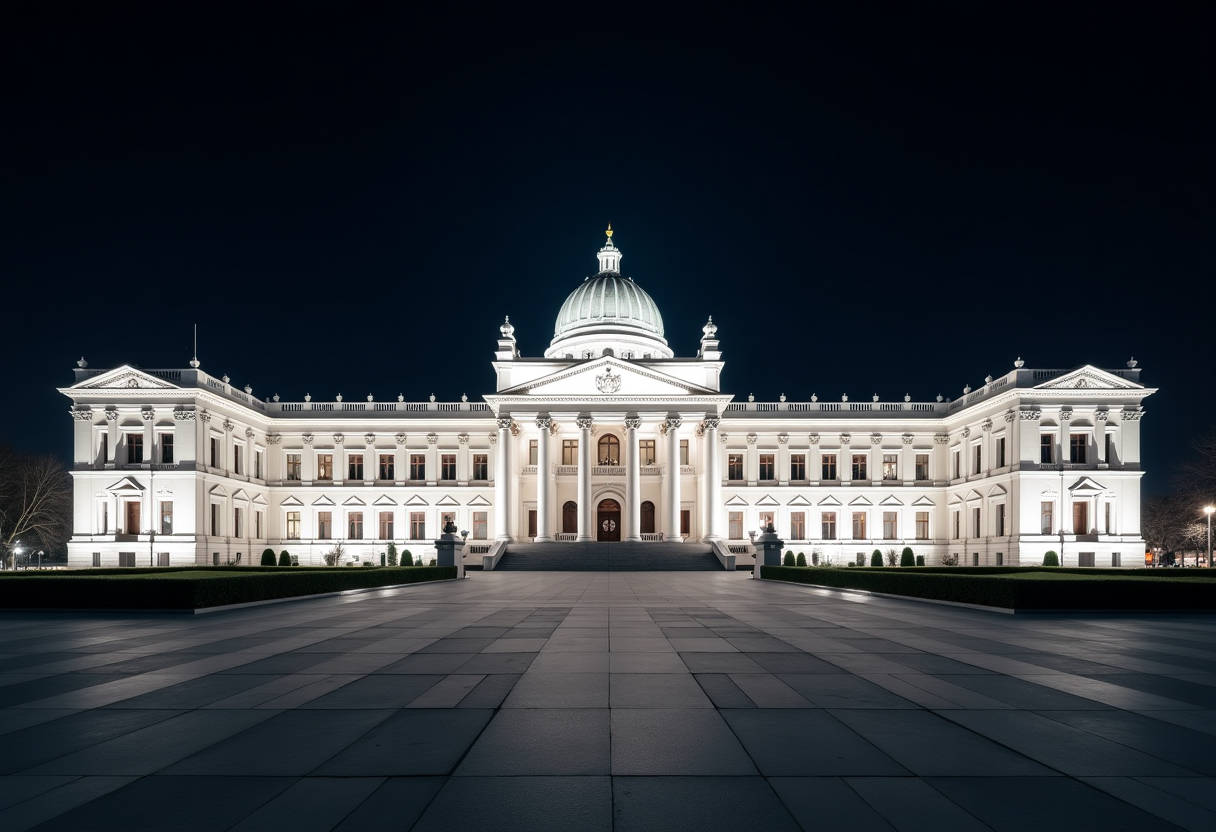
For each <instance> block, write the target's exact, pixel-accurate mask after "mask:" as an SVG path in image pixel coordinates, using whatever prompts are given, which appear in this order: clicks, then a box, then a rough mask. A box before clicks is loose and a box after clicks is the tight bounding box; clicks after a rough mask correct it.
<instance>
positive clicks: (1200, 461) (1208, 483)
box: [1177, 428, 1216, 500]
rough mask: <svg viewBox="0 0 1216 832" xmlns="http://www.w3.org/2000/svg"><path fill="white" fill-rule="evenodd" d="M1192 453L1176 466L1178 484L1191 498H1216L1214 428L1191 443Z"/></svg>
mask: <svg viewBox="0 0 1216 832" xmlns="http://www.w3.org/2000/svg"><path fill="white" fill-rule="evenodd" d="M1191 451H1192V452H1193V453H1192V455H1191V456H1190V458H1188V459H1187V461H1186V462H1183V463H1182V464H1181V465H1179V466H1178V470H1177V474H1178V477H1177V479H1178V484H1179V485H1180V486H1181V487H1182V490H1183V492H1184V493H1187V494H1188V495H1189V496H1190V497H1192V498H1198V499H1199V500H1202V499H1204V498H1206V499H1207V500H1212V499H1213V498H1216V428H1212V429H1211V430H1209V431H1208V432H1207V433H1205V434H1202V435H1201V436H1198V437H1196V438H1195V439H1194V440H1193V441H1192V442H1191Z"/></svg>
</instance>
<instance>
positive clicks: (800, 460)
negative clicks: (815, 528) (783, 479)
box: [790, 454, 806, 540]
mask: <svg viewBox="0 0 1216 832" xmlns="http://www.w3.org/2000/svg"><path fill="white" fill-rule="evenodd" d="M790 479H791V480H792V481H794V482H802V481H805V480H806V454H790ZM802 539H803V538H799V540H802Z"/></svg>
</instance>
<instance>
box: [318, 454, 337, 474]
mask: <svg viewBox="0 0 1216 832" xmlns="http://www.w3.org/2000/svg"><path fill="white" fill-rule="evenodd" d="M333 478H334V455H333V454H317V479H319V480H332V479H333Z"/></svg>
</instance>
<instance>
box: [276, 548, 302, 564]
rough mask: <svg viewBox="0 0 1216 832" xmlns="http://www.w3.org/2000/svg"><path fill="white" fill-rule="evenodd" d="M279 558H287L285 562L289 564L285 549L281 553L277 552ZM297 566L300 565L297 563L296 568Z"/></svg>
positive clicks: (289, 558) (289, 560)
mask: <svg viewBox="0 0 1216 832" xmlns="http://www.w3.org/2000/svg"><path fill="white" fill-rule="evenodd" d="M279 557H280V558H287V562H288V563H289V564H290V563H291V555H289V554H287V550H286V549H284V550H283V551H281V552H279ZM299 565H300V564H298V563H297V564H296V566H299Z"/></svg>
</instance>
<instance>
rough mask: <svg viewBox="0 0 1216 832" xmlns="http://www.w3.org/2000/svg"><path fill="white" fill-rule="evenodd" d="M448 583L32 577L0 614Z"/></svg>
mask: <svg viewBox="0 0 1216 832" xmlns="http://www.w3.org/2000/svg"><path fill="white" fill-rule="evenodd" d="M102 571H105V572H106V573H107V574H98V572H102ZM455 577H456V567H454V566H413V567H410V566H401V567H383V568H374V569H363V568H360V569H340V568H332V567H331V568H325V567H318V568H307V567H297V568H293V569H287V568H282V569H279V568H277V567H276V568H271V567H267V568H265V569H254V568H250V567H243V568H234V569H225V568H223V567H221V568H218V569H217V568H207V569H200V568H185V569H181V570H166V569H156V570H153V569H147V570H132V569H125V570H122V572H120V573H119V574H114V573H113V571H112V570H97V571H90V572H88V573H81V572H59V573H45V572H43V573H39V572H34V573H23V574H22V575H21V576H20V577H17V576H15V575H14V576H13V577H12V578H9V579H5V580H0V609H107V610H109V609H113V610H124V609H125V610H190V609H205V608H207V607H219V606H224V605H227V604H246V603H249V602H251V601H271V600H274V599H277V598H296V597H300V596H304V595H318V594H321V593H326V592H343V591H345V590H350V589H374V588H375V587H381V586H394V585H397V584H412V583H419V582H423V581H441V580H447V579H450V578H455Z"/></svg>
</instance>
